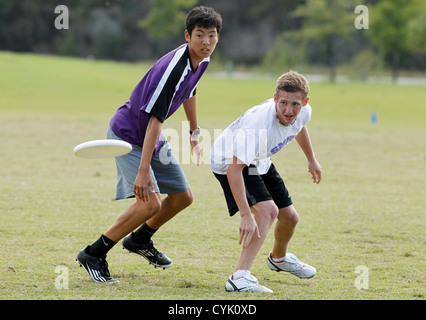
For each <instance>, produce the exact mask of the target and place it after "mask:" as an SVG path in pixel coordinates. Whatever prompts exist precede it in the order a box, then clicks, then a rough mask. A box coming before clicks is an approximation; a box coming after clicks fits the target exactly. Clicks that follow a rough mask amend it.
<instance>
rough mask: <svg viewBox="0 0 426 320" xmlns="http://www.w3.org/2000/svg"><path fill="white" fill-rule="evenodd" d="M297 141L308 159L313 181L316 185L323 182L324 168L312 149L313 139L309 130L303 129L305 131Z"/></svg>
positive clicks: (301, 132)
mask: <svg viewBox="0 0 426 320" xmlns="http://www.w3.org/2000/svg"><path fill="white" fill-rule="evenodd" d="M296 141H297V143H298V144H299V146H300V148H301V149H302V151H303V153H304V154H305V156H306V159H308V170H309V172H310V173H311V175H312V180H313V182H314V183H317V184H318V183H320V182H321V174H322V168H321V165H320V164H319V162H318V161H317V159H316V158H315V153H314V149H313V147H312V143H311V138H310V137H309V132H308V128H306V126H305V127H303V129H302V130H301V131H300V132H299V134H298V135H297V136H296Z"/></svg>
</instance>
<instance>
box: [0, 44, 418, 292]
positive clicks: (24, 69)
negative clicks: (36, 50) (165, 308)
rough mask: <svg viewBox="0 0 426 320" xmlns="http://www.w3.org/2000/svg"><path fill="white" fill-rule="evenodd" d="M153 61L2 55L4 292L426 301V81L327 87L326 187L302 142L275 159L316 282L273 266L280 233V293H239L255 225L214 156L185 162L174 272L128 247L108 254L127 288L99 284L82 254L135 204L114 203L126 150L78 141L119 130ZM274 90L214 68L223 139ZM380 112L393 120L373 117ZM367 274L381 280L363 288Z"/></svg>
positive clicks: (170, 230)
mask: <svg viewBox="0 0 426 320" xmlns="http://www.w3.org/2000/svg"><path fill="white" fill-rule="evenodd" d="M212 63H214V59H213V62H212ZM146 70H147V66H146V65H134V64H119V63H110V62H97V61H84V60H78V59H69V58H55V57H47V56H35V55H25V54H11V53H5V52H0V92H1V94H0V141H1V148H0V160H1V162H0V177H1V183H0V214H1V223H0V243H1V246H0V299H23V300H24V299H25V300H27V299H31V300H39V299H48V300H51V299H158V300H163V299H164V300H170V299H184V300H186V299H201V300H209V299H218V300H231V299H232V300H233V299H271V300H283V299H292V300H310V299H319V300H330V299H342V300H349V299H350V300H352V299H355V300H372V299H385V300H389V299H398V300H411V299H420V300H422V299H424V298H425V289H426V285H425V269H426V263H425V225H426V216H425V208H426V197H425V177H426V174H425V161H426V144H425V141H426V104H425V101H426V94H425V88H424V87H420V86H418V87H416V86H396V85H390V84H386V85H385V84H361V83H344V84H329V83H312V84H311V94H310V97H311V100H310V103H311V106H312V108H313V118H312V120H311V122H310V124H309V126H308V128H309V130H310V134H311V138H312V141H313V144H314V148H315V151H316V155H317V158H318V160H319V162H320V163H321V164H322V166H323V181H322V182H321V184H319V185H314V184H312V183H311V179H310V175H309V174H308V172H307V162H306V160H305V159H304V156H303V153H302V151H301V150H300V149H299V148H298V146H297V144H296V143H292V144H290V145H289V146H288V147H286V148H285V149H284V150H283V151H281V152H280V153H278V154H277V155H276V156H275V158H273V161H274V163H275V164H276V166H277V168H278V170H279V171H280V173H281V174H282V176H283V177H284V179H285V181H286V184H287V186H288V188H289V190H290V193H291V195H292V198H293V201H294V203H295V206H296V208H297V210H298V212H299V214H300V217H301V219H300V222H299V225H298V228H297V231H296V234H295V236H294V238H293V240H292V242H291V244H290V250H289V251H290V252H293V253H294V254H296V255H297V256H298V257H299V258H300V259H301V260H302V261H304V262H307V263H309V264H311V265H313V266H315V267H316V269H317V271H318V272H317V275H316V276H315V277H314V278H312V279H309V280H299V279H297V278H295V277H293V276H291V275H288V274H282V273H275V272H272V271H270V270H269V269H268V268H267V266H266V256H267V253H268V252H269V251H270V250H271V248H272V243H273V234H272V232H270V233H269V235H268V237H267V239H266V241H265V244H264V246H263V247H262V249H261V251H260V253H259V255H258V257H257V259H256V261H255V264H254V267H253V269H252V273H253V274H254V275H255V276H256V277H257V278H258V279H259V281H260V282H261V283H262V284H264V285H265V286H267V287H269V288H271V289H272V290H274V293H273V294H270V295H260V294H230V293H226V292H225V290H224V285H225V281H226V279H227V277H228V276H229V274H231V273H232V272H233V271H234V268H235V265H236V263H237V258H238V255H239V251H240V248H239V246H238V226H239V222H240V219H239V218H238V216H237V217H234V218H229V217H228V215H227V212H226V207H225V201H224V199H223V196H222V191H221V189H220V187H219V184H218V183H217V181H216V180H215V178H214V177H213V176H212V174H211V172H210V169H209V166H208V165H207V164H206V161H204V162H203V164H201V165H200V166H199V167H196V166H195V165H193V164H184V165H183V169H184V170H185V172H186V174H187V178H188V180H189V181H190V183H191V186H192V190H193V192H194V195H195V201H194V203H193V205H192V206H191V207H190V208H188V209H187V210H185V211H184V212H182V213H180V214H179V215H178V216H177V217H176V218H175V219H173V220H172V221H171V222H170V223H168V224H166V225H165V226H164V227H163V228H162V229H161V230H160V231H158V232H157V234H156V235H155V237H154V241H155V243H156V246H157V247H158V248H159V249H160V250H162V251H163V252H165V253H166V254H167V255H168V256H169V257H171V258H172V259H173V261H174V266H173V268H171V269H169V270H162V269H158V268H157V269H155V268H153V267H152V266H150V265H148V264H147V263H146V262H145V261H144V260H143V261H142V259H139V257H137V256H136V255H132V254H129V253H127V251H124V250H122V249H121V243H119V244H118V245H117V246H116V247H115V248H114V249H113V250H112V251H111V252H110V253H109V255H108V262H109V268H110V271H111V273H112V275H113V276H114V277H115V278H117V279H119V280H120V284H118V285H113V286H103V285H99V284H95V283H92V282H91V281H90V280H89V277H88V276H87V274H86V273H85V272H84V271H83V270H82V269H81V268H79V267H78V264H77V263H76V261H75V257H76V255H77V253H78V251H79V250H80V249H82V248H83V247H84V246H86V245H88V244H90V243H91V242H93V241H94V240H95V239H97V238H98V237H99V235H100V234H101V233H102V232H104V231H105V230H106V228H108V227H109V226H110V224H111V223H112V222H113V221H114V220H115V219H116V217H117V215H118V214H119V213H120V212H121V211H122V210H123V209H125V208H126V207H127V206H129V205H130V204H131V203H132V201H131V200H129V201H128V200H124V201H114V200H113V198H114V195H115V179H116V172H115V163H114V160H113V159H103V160H87V159H80V158H76V157H75V156H74V155H73V154H72V150H73V147H74V146H75V145H76V144H78V143H80V142H83V141H86V140H92V139H102V138H104V136H105V132H106V128H107V125H108V122H109V119H110V117H111V116H112V114H113V113H114V111H115V110H116V108H117V107H118V106H119V105H120V104H121V103H123V102H124V101H126V100H127V99H128V96H129V94H130V92H131V90H132V89H133V87H134V85H135V84H136V83H137V82H138V81H139V80H140V78H141V77H142V76H143V75H144V72H145V71H146ZM284 71H285V70H283V72H284ZM273 89H274V81H273V80H271V81H268V80H232V79H219V78H215V77H214V76H213V75H212V74H209V73H208V72H207V75H206V76H205V77H204V78H203V79H202V81H201V83H200V85H199V88H198V91H197V92H198V118H199V123H200V126H202V128H204V129H205V130H206V131H205V133H206V132H208V133H211V136H213V131H214V129H223V128H225V127H226V126H227V125H228V124H229V123H230V122H231V121H233V120H234V119H235V118H237V117H238V116H239V115H240V114H241V113H242V112H243V111H245V110H246V109H247V108H249V107H251V106H253V105H256V104H257V103H259V102H261V101H263V100H266V99H268V98H269V97H271V96H272V93H273ZM372 112H377V114H378V123H375V124H373V123H371V122H370V117H371V114H372ZM184 119H185V117H184V113H183V110H179V111H178V113H177V114H176V116H174V117H172V118H171V119H169V120H168V121H166V122H165V124H164V126H163V127H164V128H168V129H175V130H177V131H178V132H180V131H181V125H182V121H183V120H184ZM185 143H186V141H180V143H178V144H177V148H179V150H184V146H183V144H185ZM208 144H209V141H207V139H206V141H205V145H206V146H207V145H208ZM207 151H209V150H207ZM180 157H181V158H182V157H186V155H183V154H180ZM271 231H272V230H271ZM360 267H361V268H363V269H362V271H361V273H357V272H356V270H359V268H360ZM66 272H67V273H66ZM66 276H68V278H67V280H68V281H67V282H66V281H65V282H61V281H60V280H61V279H63V278H61V277H66ZM358 277H361V278H358ZM357 279H358V280H357ZM359 280H362V281H361V283H362V284H363V285H368V288H366V287H364V288H361V289H357V287H356V285H355V284H356V283H357V281H359ZM66 283H67V284H68V287H67V288H66V287H65V288H64V285H65V284H66ZM358 283H360V282H358Z"/></svg>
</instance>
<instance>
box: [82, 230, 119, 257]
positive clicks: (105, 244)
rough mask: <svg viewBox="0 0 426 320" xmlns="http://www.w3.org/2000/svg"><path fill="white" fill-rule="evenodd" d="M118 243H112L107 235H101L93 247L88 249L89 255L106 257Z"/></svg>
mask: <svg viewBox="0 0 426 320" xmlns="http://www.w3.org/2000/svg"><path fill="white" fill-rule="evenodd" d="M116 243H117V242H114V241H112V240H111V239H109V238H108V237H107V236H105V235H101V236H100V238H99V239H98V240H96V241H95V242H94V243H93V244H92V245H91V246H89V247H88V248H87V253H88V254H90V255H92V256H97V257H102V256H105V255H106V254H107V253H108V251H109V250H111V249H112V247H114V246H115V244H116Z"/></svg>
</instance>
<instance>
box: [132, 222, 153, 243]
mask: <svg viewBox="0 0 426 320" xmlns="http://www.w3.org/2000/svg"><path fill="white" fill-rule="evenodd" d="M157 230H158V229H152V228H150V227H149V226H148V225H147V224H146V223H144V224H143V225H142V226H141V227H140V228H139V229H138V230H136V231H135V232H133V240H135V241H136V242H138V243H148V242H149V241H150V240H151V237H152V236H153V235H154V233H155V232H156V231H157Z"/></svg>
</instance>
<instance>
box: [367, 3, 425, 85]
mask: <svg viewBox="0 0 426 320" xmlns="http://www.w3.org/2000/svg"><path fill="white" fill-rule="evenodd" d="M422 8H423V13H422ZM369 11H370V13H371V18H370V30H369V32H368V35H369V38H370V39H371V42H372V43H373V44H374V45H376V46H377V48H378V49H379V50H380V51H381V52H382V54H383V55H385V54H390V55H391V57H392V58H391V64H392V79H393V81H394V82H395V81H397V79H398V75H399V66H400V59H401V54H402V53H404V52H409V51H416V49H418V50H419V51H422V49H423V50H426V44H425V38H426V36H425V24H424V19H425V13H424V5H422V4H421V1H417V0H382V1H380V2H378V3H377V4H376V5H374V6H372V8H371V9H370V10H369ZM413 18H414V19H413ZM412 19H413V20H412Z"/></svg>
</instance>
